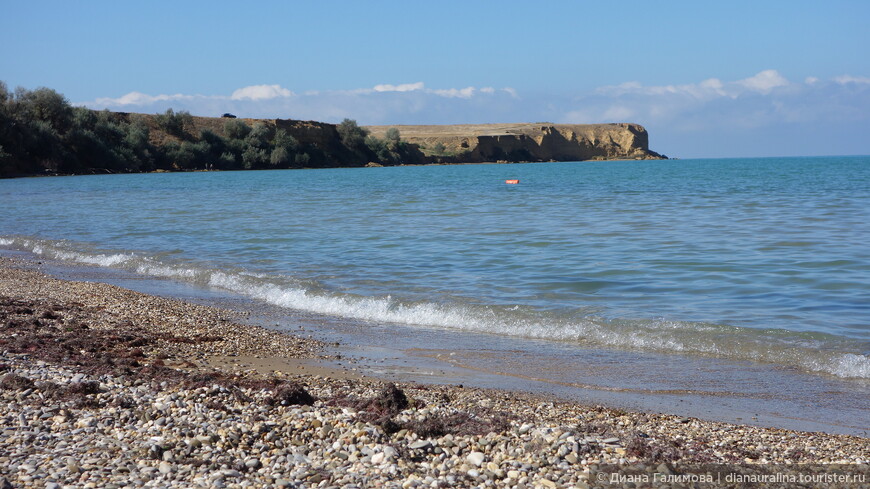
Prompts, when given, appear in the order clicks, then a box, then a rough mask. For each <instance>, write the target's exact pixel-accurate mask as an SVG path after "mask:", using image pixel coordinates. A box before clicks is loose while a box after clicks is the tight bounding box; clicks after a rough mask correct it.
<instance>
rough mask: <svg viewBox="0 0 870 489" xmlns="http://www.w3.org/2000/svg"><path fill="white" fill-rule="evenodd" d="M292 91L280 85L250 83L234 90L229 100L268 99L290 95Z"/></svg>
mask: <svg viewBox="0 0 870 489" xmlns="http://www.w3.org/2000/svg"><path fill="white" fill-rule="evenodd" d="M292 96H293V92H291V91H290V90H287V89H286V88H283V87H281V85H251V86H249V87H244V88H240V89H238V90H236V91H235V92H233V94H232V95H231V96H230V99H231V100H268V99H273V98H279V97H292Z"/></svg>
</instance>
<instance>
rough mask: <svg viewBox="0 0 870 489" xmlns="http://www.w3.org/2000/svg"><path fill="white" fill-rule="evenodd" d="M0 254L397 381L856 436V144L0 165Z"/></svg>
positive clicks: (863, 423) (863, 241) (861, 266)
mask: <svg viewBox="0 0 870 489" xmlns="http://www.w3.org/2000/svg"><path fill="white" fill-rule="evenodd" d="M513 179H516V180H519V183H517V184H508V183H506V180H513ZM0 250H3V253H5V254H7V255H8V254H14V255H18V256H26V257H29V258H32V259H34V260H40V261H43V262H45V263H47V264H51V266H53V267H55V269H56V270H64V272H63V273H66V274H67V275H68V276H73V278H75V277H76V276H77V277H79V278H82V277H84V278H88V277H90V278H91V279H98V280H102V281H107V282H110V283H117V284H120V285H123V286H126V287H130V288H138V289H140V290H142V289H147V290H145V291H147V292H150V293H158V294H163V295H170V296H177V297H182V298H186V299H195V300H200V301H205V302H208V301H211V302H216V303H219V304H221V305H223V306H225V307H232V308H237V309H240V310H242V309H244V310H247V311H249V312H251V311H253V313H254V315H253V316H252V317H255V316H257V315H258V313H260V314H259V317H260V319H259V320H260V321H261V323H263V324H265V325H267V326H269V327H271V328H275V329H278V330H290V331H294V332H298V331H300V330H302V331H304V332H305V334H309V335H312V336H313V337H317V338H320V339H324V340H328V341H335V342H336V343H338V344H339V345H341V346H338V347H336V348H337V349H339V350H342V351H343V352H344V353H345V354H346V355H347V356H349V357H353V358H356V360H355V361H356V365H357V366H359V368H361V369H367V371H368V372H370V373H371V372H374V373H375V374H380V375H383V376H385V377H389V378H396V379H400V380H413V381H431V382H443V383H464V384H467V385H477V386H481V387H498V388H506V389H517V390H524V391H531V392H538V393H549V394H554V395H556V396H561V397H565V398H571V399H576V400H580V401H584V402H589V403H593V404H604V405H611V406H618V407H626V408H631V409H640V410H651V411H665V412H673V413H677V414H680V415H686V416H698V417H705V418H710V419H717V420H722V421H732V422H733V421H737V422H743V423H755V424H763V425H770V426H781V427H785V428H796V429H808V430H816V429H818V430H825V431H831V432H844V433H857V434H864V435H866V434H867V433H868V431H870V157H866V156H849V157H800V158H740V159H684V160H663V161H587V162H559V163H523V164H475V165H440V166H401V167H387V168H338V169H312V170H275V171H247V172H197V173H153V174H125V175H94V176H65V177H47V178H19V179H8V180H0ZM72 270H78V272H74V271H72ZM58 273H60V272H58Z"/></svg>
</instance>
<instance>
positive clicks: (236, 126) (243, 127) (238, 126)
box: [224, 119, 251, 139]
mask: <svg viewBox="0 0 870 489" xmlns="http://www.w3.org/2000/svg"><path fill="white" fill-rule="evenodd" d="M250 132H251V126H249V125H248V124H247V123H245V121H243V120H241V119H230V120H228V121H226V122H224V134H226V135H227V137H228V138H230V139H245V137H246V136H247V135H248V133H250Z"/></svg>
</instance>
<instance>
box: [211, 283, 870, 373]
mask: <svg viewBox="0 0 870 489" xmlns="http://www.w3.org/2000/svg"><path fill="white" fill-rule="evenodd" d="M209 285H211V286H213V287H219V288H222V289H225V290H230V291H232V292H236V293H239V294H242V295H246V296H248V297H251V298H254V299H258V300H262V301H264V302H268V303H270V304H274V305H277V306H280V307H285V308H289V309H296V310H304V311H308V312H314V313H318V314H324V315H330V316H338V317H343V318H352V319H358V320H363V321H370V322H388V323H398V324H405V325H416V326H425V327H436V328H446V329H455V330H464V331H470V332H476V333H490V334H492V333H495V334H502V335H508V336H518V337H524V338H534V339H543V340H557V341H571V342H580V343H583V344H586V345H588V346H599V347H611V348H624V349H632V350H645V351H657V352H664V353H686V354H702V355H711V356H716V357H725V358H733V359H739V360H750V361H766V362H770V363H782V364H786V365H794V366H798V367H801V368H804V369H806V370H809V371H813V372H818V373H825V374H831V375H835V376H838V377H843V378H870V358H868V357H866V356H863V355H857V354H852V353H836V352H817V351H811V350H808V349H798V348H784V349H780V350H773V349H771V348H770V345H769V344H768V343H766V342H765V341H763V338H760V339H758V340H748V339H745V338H739V339H738V340H736V342H734V343H739V344H740V345H741V348H740V349H735V348H731V344H719V343H718V342H717V338H718V337H721V336H723V335H722V331H721V328H716V327H714V326H712V325H699V324H698V323H687V322H677V321H661V320H659V321H631V322H628V323H625V324H616V323H613V322H610V321H605V320H602V319H595V318H584V319H580V320H574V321H568V322H566V321H561V322H556V321H552V320H550V321H548V320H546V319H544V320H535V319H530V318H523V317H519V316H518V315H514V314H505V313H511V312H520V311H518V309H519V308H517V307H513V308H506V309H505V311H503V312H501V311H497V310H495V309H494V308H492V307H470V306H463V305H456V304H451V305H442V304H435V303H416V304H409V303H402V302H401V301H399V300H396V299H394V298H392V297H390V296H386V297H380V298H378V297H358V296H349V295H332V296H331V295H325V294H314V293H311V292H309V291H307V290H305V289H304V288H298V287H287V286H285V285H278V284H275V283H268V282H263V281H262V280H255V279H254V277H252V276H248V277H244V276H240V275H236V274H227V273H222V272H212V273H211V274H210V279H209ZM699 326H700V327H699ZM703 330H707V331H709V332H711V333H715V334H714V335H704V334H699V332H700V331H703ZM731 333H732V334H738V335H739V334H740V333H739V332H738V331H736V330H735V331H731ZM745 333H747V334H748V332H745ZM810 353H818V354H817V355H815V356H810Z"/></svg>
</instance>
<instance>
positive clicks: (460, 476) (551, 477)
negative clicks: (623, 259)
mask: <svg viewBox="0 0 870 489" xmlns="http://www.w3.org/2000/svg"><path fill="white" fill-rule="evenodd" d="M0 296H2V297H3V300H4V305H5V306H4V307H5V308H4V312H3V321H4V322H5V323H6V327H5V329H4V330H3V334H2V336H0V339H2V340H3V346H2V348H0V352H3V353H2V356H0V364H2V365H3V367H4V368H3V371H2V372H0V374H2V376H3V379H4V381H3V388H2V389H0V418H2V419H4V420H5V422H4V426H5V427H6V428H5V430H6V431H5V433H6V435H7V438H6V440H5V441H3V442H2V443H0V445H3V446H2V449H0V452H5V453H7V455H5V456H2V455H0V477H5V478H6V479H7V480H8V481H9V482H11V484H12V487H40V486H41V484H43V483H46V482H48V481H50V482H52V483H56V484H58V486H57V487H60V486H63V485H70V484H87V483H88V482H92V483H93V484H95V486H96V487H105V486H106V484H107V483H113V484H117V487H121V486H123V485H124V484H122V483H121V482H123V481H124V480H128V481H131V480H132V481H135V480H139V481H141V482H143V483H144V482H146V481H149V480H151V481H159V482H160V483H162V484H165V485H170V486H179V487H181V486H184V487H189V486H196V485H197V484H199V485H203V486H208V485H211V486H215V485H217V486H219V487H222V484H223V485H230V486H232V485H235V484H239V483H241V482H242V481H245V480H247V481H251V482H253V483H255V484H272V485H276V486H284V487H316V486H318V485H319V484H320V483H321V482H322V481H324V480H329V481H330V484H331V485H336V486H339V487H341V486H343V485H353V484H356V485H357V486H358V487H367V486H369V485H376V483H377V484H379V485H390V484H393V483H396V484H401V483H402V482H403V481H407V480H412V479H414V478H416V480H418V481H419V484H423V485H428V486H431V487H448V486H461V487H473V486H476V485H478V484H485V483H486V482H487V481H492V482H491V483H490V484H494V485H496V486H499V487H583V484H589V486H592V485H594V483H595V481H596V479H594V478H593V479H590V477H595V474H596V473H598V471H600V470H601V469H602V467H604V466H606V465H608V464H613V465H614V466H617V469H614V470H617V471H623V470H628V468H629V467H635V468H637V467H638V464H640V465H641V466H643V469H640V470H641V472H642V473H649V474H651V473H653V472H656V471H658V472H662V471H664V470H670V471H672V472H675V473H689V472H685V471H686V470H688V469H686V468H687V467H690V466H697V465H699V464H720V465H721V464H726V465H721V466H725V467H728V468H729V470H731V468H734V467H738V466H740V467H742V466H746V467H748V469H746V470H750V471H752V470H756V471H757V470H762V469H764V468H765V467H768V468H769V467H780V468H781V465H780V464H846V466H847V468H848V470H852V471H855V470H858V471H861V470H863V471H864V472H863V473H864V474H866V470H867V465H866V464H867V463H868V461H870V438H867V437H859V436H850V435H831V434H825V433H808V432H798V431H790V430H784V429H777V428H759V427H755V426H748V425H736V424H728V423H722V422H713V421H702V420H698V419H693V418H684V417H679V416H674V415H667V414H652V413H641V412H630V411H625V410H620V409H609V408H603V407H597V406H586V405H583V404H580V403H575V402H566V401H557V400H554V399H552V398H547V397H546V396H541V395H532V394H524V393H518V392H509V391H498V390H487V389H478V388H464V387H457V386H449V385H428V384H426V385H422V384H416V383H399V384H396V385H397V389H396V390H398V392H400V393H401V395H399V394H396V392H395V391H389V390H388V389H386V388H385V383H384V382H383V381H382V380H378V379H373V378H368V377H366V376H364V375H361V374H360V373H359V372H356V371H353V370H351V369H349V368H347V367H343V368H341V369H339V368H332V369H324V368H322V366H318V365H317V360H318V359H326V360H328V359H330V358H332V359H333V360H334V359H335V358H334V356H331V355H330V352H329V348H328V346H327V345H324V344H323V343H322V342H319V341H316V340H313V339H309V338H302V337H298V336H293V335H292V334H289V333H281V332H278V331H274V330H270V329H266V328H263V327H259V326H252V325H245V324H243V323H241V322H239V318H238V316H237V315H234V314H233V313H231V312H230V311H226V310H220V309H217V308H214V307H207V306H202V305H197V304H191V303H187V302H182V301H180V300H176V299H166V298H162V297H155V296H151V295H147V294H143V293H139V292H134V291H131V290H128V289H123V288H120V287H116V286H112V285H107V284H103V283H94V282H73V281H67V280H61V279H57V278H52V277H49V276H47V275H45V274H43V273H41V272H38V271H35V270H33V269H32V267H31V266H29V265H28V264H27V263H26V262H25V263H22V262H20V261H17V260H13V259H9V258H0ZM12 322H14V324H15V325H16V326H15V327H14V328H13V327H10V326H9V325H10V324H12ZM81 324H87V325H88V326H87V333H84V334H82V335H80V336H77V337H75V338H71V337H70V335H72V334H74V333H75V332H76V331H77V330H76V327H77V326H76V325H81ZM119 331H121V332H124V334H126V335H128V336H129V337H131V338H132V340H130V341H128V342H127V343H128V344H127V345H126V346H125V345H123V344H121V343H123V342H120V343H119V342H118V341H117V340H112V341H109V342H108V343H102V344H101V345H102V346H100V347H99V348H104V349H105V350H100V349H99V348H97V349H96V352H94V353H93V355H90V356H89V355H88V354H86V353H81V358H78V360H75V361H70V358H69V357H77V354H75V352H73V353H69V351H68V352H67V353H66V354H65V355H66V356H63V355H61V356H55V357H51V358H49V357H48V356H46V355H49V354H50V353H51V352H52V351H53V350H51V349H50V348H35V349H34V348H31V350H29V351H25V352H21V351H19V352H12V351H9V350H10V345H13V347H15V348H19V349H20V348H21V347H22V343H21V342H22V341H25V343H26V340H27V338H31V339H32V338H37V337H39V335H35V333H39V334H42V335H47V337H51V338H53V341H55V342H56V343H59V344H65V343H64V342H65V341H72V340H73V339H75V341H84V340H85V339H88V340H93V341H96V340H97V339H100V338H103V336H102V335H110V337H114V336H118V335H119V334H120V333H119ZM28 335H30V336H28ZM52 335H53V336H52ZM112 335H114V336H112ZM121 336H123V335H121ZM124 337H126V336H124ZM140 343H141V345H140ZM46 344H48V345H51V344H53V343H46ZM16 345H17V346H16ZM131 345H132V346H131ZM135 345H139V346H135ZM92 348H94V347H92ZM70 351H72V350H70ZM81 351H82V352H86V351H87V350H86V349H83V350H81ZM40 355H42V357H40ZM106 358H109V359H114V360H113V361H114V362H115V363H111V362H110V363H111V368H112V369H114V370H106V369H107V368H108V367H107V365H106V362H105V360H106ZM88 359H90V360H88ZM121 359H127V360H123V361H122V360H121ZM97 360H99V361H97ZM76 361H77V362H78V363H79V364H78V365H76V364H75V363H76ZM89 362H90V363H89ZM100 362H102V363H100ZM125 362H126V363H125ZM134 364H135V365H134ZM252 365H253V368H252ZM276 367H277V368H276ZM125 369H126V370H125ZM10 375H11V376H13V377H9V376H10ZM19 378H24V379H25V380H20V379H19ZM196 378H199V379H208V380H207V382H206V384H207V385H197V384H196V383H195V382H193V381H192V379H196ZM10 379H11V380H10ZM15 379H19V381H20V384H15V383H14V382H13V380H15ZM47 379H55V380H52V381H51V382H53V383H54V384H55V385H60V386H67V387H69V386H72V385H76V384H78V385H81V384H82V382H93V383H95V384H93V385H92V387H93V391H92V392H90V393H87V392H85V393H84V394H82V393H79V394H77V397H76V396H73V398H72V399H66V398H62V397H61V398H54V397H52V395H54V394H51V393H52V392H61V391H58V390H55V391H52V390H51V389H48V388H45V387H44V386H45V385H47V384H46V383H47V382H49V380H47ZM75 379H78V380H75ZM160 379H168V380H162V381H161V380H160ZM28 380H29V381H30V382H27V381H28ZM71 381H72V383H70V382H71ZM161 382H162V384H161ZM200 384H202V380H200ZM16 385H18V387H16ZM89 385H91V384H89ZM290 385H301V386H304V387H303V388H304V391H305V392H307V393H310V394H311V395H312V396H313V397H314V398H315V399H316V401H315V402H313V404H310V405H304V406H298V405H294V404H292V403H290V401H288V399H286V398H285V399H284V400H283V401H281V402H278V403H277V404H276V403H275V398H276V396H278V395H279V393H280V392H284V391H286V390H287V389H288V388H289V386H290ZM95 386H96V387H95ZM20 387H24V388H20ZM282 389H283V391H282ZM63 392H65V391H63ZM391 392H392V394H391ZM203 397H206V398H211V397H214V399H212V401H213V402H211V403H208V402H203ZM403 397H404V398H406V399H405V401H404V402H405V404H403V403H402V402H401V399H402V398H403ZM285 401H286V402H285ZM270 402H271V403H272V404H270ZM282 403H284V404H282ZM161 408H162V409H161ZM149 413H150V414H149ZM194 413H196V415H195V416H194ZM137 416H138V417H137ZM146 418H150V419H146ZM161 420H162V421H161ZM326 427H330V428H329V429H326ZM244 428H248V429H247V431H245V429H244ZM396 428H398V429H396ZM426 435H428V436H426ZM155 438H159V439H160V440H157V441H154V440H155ZM110 439H111V440H115V441H111V442H110V441H109V440H110ZM28 440H29V441H28ZM88 440H89V441H88ZM118 440H120V443H121V444H122V445H123V446H121V448H122V451H123V456H122V457H121V458H120V459H112V457H116V456H117V449H118V446H119V445H118V442H117V441H118ZM101 443H102V444H101ZM155 446H156V447H157V448H154V449H152V448H150V447H155ZM125 447H126V448H125ZM82 450H84V451H85V452H86V453H81V451H82ZM87 450H91V451H90V452H88V451H87ZM158 452H159V454H158ZM167 453H168V454H169V455H166V454H167ZM155 455H156V456H155ZM88 461H91V463H87V462H88ZM662 464H665V466H664V467H662ZM107 467H108V469H106V468H107ZM680 467H682V469H681V468H680ZM831 467H834V466H833V465H832V466H831ZM74 469H75V470H74ZM735 470H736V469H735ZM741 470H742V469H741ZM644 471H645V472H644ZM681 471H683V472H681ZM409 477H410V478H411V479H409ZM427 477H428V479H427ZM52 479H53V480H52ZM364 480H365V481H367V482H363V481H364ZM427 480H428V482H425V481H427ZM598 480H599V481H600V479H598ZM216 481H221V482H220V483H216ZM623 482H625V483H626V484H627V483H628V482H630V481H629V480H628V479H626V480H625V481H623ZM864 482H870V478H868V479H865V480H864ZM330 484H327V485H330ZM439 484H442V485H439ZM133 485H136V484H133ZM414 485H417V484H414ZM620 485H622V484H617V485H614V486H613V487H619V486H620ZM610 486H611V485H608V487H610ZM46 487H47V485H46ZM52 487H55V486H52ZM627 487H630V486H627ZM711 487H712V486H711ZM771 487H776V486H771ZM784 487H786V486H784ZM843 487H858V486H843Z"/></svg>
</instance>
